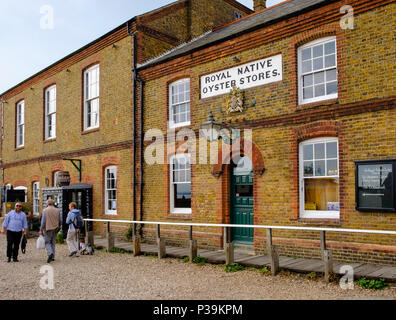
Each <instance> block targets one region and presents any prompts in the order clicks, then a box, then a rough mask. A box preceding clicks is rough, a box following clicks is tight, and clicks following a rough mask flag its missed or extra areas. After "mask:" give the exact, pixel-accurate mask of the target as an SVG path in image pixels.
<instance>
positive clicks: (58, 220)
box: [40, 199, 62, 263]
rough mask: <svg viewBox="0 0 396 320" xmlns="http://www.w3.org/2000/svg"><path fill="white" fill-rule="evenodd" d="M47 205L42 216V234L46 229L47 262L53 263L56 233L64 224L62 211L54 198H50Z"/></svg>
mask: <svg viewBox="0 0 396 320" xmlns="http://www.w3.org/2000/svg"><path fill="white" fill-rule="evenodd" d="M47 205H48V206H47V208H46V209H44V211H43V215H42V217H41V227H40V235H42V234H43V231H44V239H45V249H46V250H47V254H48V260H47V263H51V261H55V244H56V235H57V234H58V231H59V227H60V226H61V225H62V213H61V212H60V210H58V209H57V208H55V206H54V200H52V199H48V200H47Z"/></svg>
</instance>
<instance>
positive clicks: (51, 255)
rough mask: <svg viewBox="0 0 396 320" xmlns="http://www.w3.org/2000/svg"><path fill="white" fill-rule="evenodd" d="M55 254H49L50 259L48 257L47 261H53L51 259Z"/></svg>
mask: <svg viewBox="0 0 396 320" xmlns="http://www.w3.org/2000/svg"><path fill="white" fill-rule="evenodd" d="M53 256H54V255H53V254H50V255H49V256H48V259H47V263H51V261H52V259H53V258H52V257H53Z"/></svg>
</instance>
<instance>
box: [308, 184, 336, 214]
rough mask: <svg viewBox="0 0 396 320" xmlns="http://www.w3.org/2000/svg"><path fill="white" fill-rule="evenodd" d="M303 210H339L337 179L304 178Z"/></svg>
mask: <svg viewBox="0 0 396 320" xmlns="http://www.w3.org/2000/svg"><path fill="white" fill-rule="evenodd" d="M304 189H305V210H320V211H339V201H340V200H339V182H338V179H327V178H323V179H304Z"/></svg>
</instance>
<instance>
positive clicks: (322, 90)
mask: <svg viewBox="0 0 396 320" xmlns="http://www.w3.org/2000/svg"><path fill="white" fill-rule="evenodd" d="M324 95H325V86H324V84H320V85H318V86H315V97H321V96H324Z"/></svg>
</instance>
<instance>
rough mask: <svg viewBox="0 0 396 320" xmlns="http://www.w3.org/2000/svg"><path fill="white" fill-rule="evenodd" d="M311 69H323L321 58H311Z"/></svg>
mask: <svg viewBox="0 0 396 320" xmlns="http://www.w3.org/2000/svg"><path fill="white" fill-rule="evenodd" d="M313 69H314V70H321V69H323V58H317V59H314V60H313Z"/></svg>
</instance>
